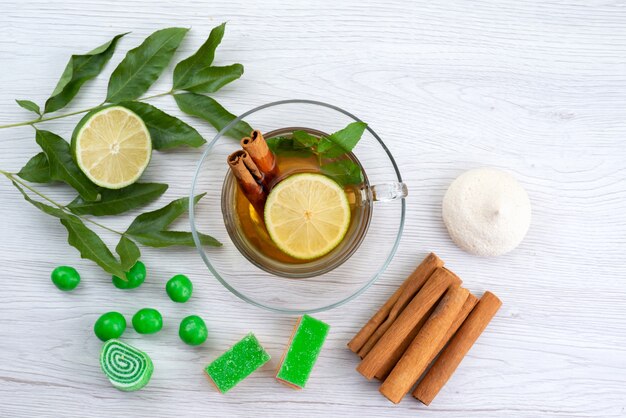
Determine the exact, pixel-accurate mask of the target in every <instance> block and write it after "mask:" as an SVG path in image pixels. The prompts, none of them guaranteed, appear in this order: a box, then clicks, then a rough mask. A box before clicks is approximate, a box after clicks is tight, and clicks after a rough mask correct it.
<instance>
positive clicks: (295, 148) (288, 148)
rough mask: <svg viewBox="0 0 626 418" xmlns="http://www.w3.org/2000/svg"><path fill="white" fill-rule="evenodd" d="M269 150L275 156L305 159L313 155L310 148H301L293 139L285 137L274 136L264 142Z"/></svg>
mask: <svg viewBox="0 0 626 418" xmlns="http://www.w3.org/2000/svg"><path fill="white" fill-rule="evenodd" d="M265 141H266V142H267V146H268V147H269V149H270V150H271V151H272V152H273V153H274V154H276V155H281V156H284V157H300V158H306V157H310V156H311V155H313V151H312V150H311V148H308V147H302V145H301V144H299V143H297V142H296V141H295V140H294V139H293V138H287V137H285V136H275V137H273V138H267V139H266V140H265Z"/></svg>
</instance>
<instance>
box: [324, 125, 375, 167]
mask: <svg viewBox="0 0 626 418" xmlns="http://www.w3.org/2000/svg"><path fill="white" fill-rule="evenodd" d="M365 128H367V123H364V122H352V123H351V124H349V125H348V126H346V127H345V128H343V129H342V130H340V131H337V132H335V133H333V134H331V135H329V136H328V137H325V138H322V139H321V140H320V143H319V145H318V148H317V151H318V152H319V153H320V154H324V156H325V157H328V158H335V157H339V156H341V155H343V154H345V153H348V152H350V151H352V149H353V148H354V147H355V146H356V144H357V143H358V142H359V140H360V139H361V136H362V135H363V132H364V131H365Z"/></svg>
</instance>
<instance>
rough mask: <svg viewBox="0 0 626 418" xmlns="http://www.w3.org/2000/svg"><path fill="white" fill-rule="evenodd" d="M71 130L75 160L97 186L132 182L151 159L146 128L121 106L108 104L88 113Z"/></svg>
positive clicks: (124, 184) (120, 184)
mask: <svg viewBox="0 0 626 418" xmlns="http://www.w3.org/2000/svg"><path fill="white" fill-rule="evenodd" d="M74 132H75V135H73V137H72V150H73V152H74V156H75V158H76V164H78V167H80V169H81V170H82V171H83V173H85V175H86V176H87V177H89V179H90V180H91V181H93V182H94V183H95V184H97V185H98V186H102V187H105V188H107V189H121V188H122V187H125V186H128V185H130V184H133V183H134V182H136V181H137V180H138V179H139V177H141V174H142V173H143V171H144V170H145V169H146V167H147V166H148V163H149V162H150V156H151V153H152V141H151V139H150V133H149V132H148V128H147V127H146V124H145V123H144V122H143V120H141V118H140V117H139V116H137V115H136V114H135V113H134V112H131V111H130V110H128V109H126V108H124V107H121V106H110V107H107V108H104V109H99V110H97V111H95V112H93V113H90V114H88V115H87V116H85V117H84V118H83V120H81V122H80V123H79V124H78V126H77V128H76V130H75V131H74Z"/></svg>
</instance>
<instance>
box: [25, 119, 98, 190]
mask: <svg viewBox="0 0 626 418" xmlns="http://www.w3.org/2000/svg"><path fill="white" fill-rule="evenodd" d="M35 138H36V141H37V143H38V144H39V146H40V147H41V149H43V152H44V153H45V154H46V157H47V158H48V162H49V163H50V177H51V178H52V179H53V180H59V181H63V182H65V183H67V184H69V185H70V186H72V187H73V188H74V189H75V190H76V191H77V192H78V193H79V194H80V195H81V197H82V198H83V199H85V200H89V201H94V200H98V198H99V196H100V192H99V189H98V186H96V185H95V184H93V183H92V182H91V180H89V179H88V178H87V176H85V175H84V174H83V172H82V171H80V169H79V168H78V166H77V165H76V163H75V162H74V160H73V159H72V153H71V151H70V144H68V143H67V142H66V141H65V140H64V139H63V138H61V137H60V136H58V135H56V134H54V133H52V132H50V131H42V130H39V129H38V130H37V134H36V137H35Z"/></svg>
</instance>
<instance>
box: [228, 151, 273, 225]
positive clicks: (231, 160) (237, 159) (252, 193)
mask: <svg viewBox="0 0 626 418" xmlns="http://www.w3.org/2000/svg"><path fill="white" fill-rule="evenodd" d="M246 160H249V157H248V154H247V153H246V152H245V151H243V150H238V151H235V152H233V153H232V154H230V155H229V156H228V159H227V161H228V166H229V167H230V169H231V170H232V172H233V174H234V175H235V178H236V179H237V184H238V185H239V187H240V188H241V190H242V192H243V194H244V195H245V196H246V198H247V199H248V201H249V202H250V203H251V204H252V206H253V207H254V209H255V210H256V211H257V212H258V213H259V215H261V216H262V215H263V207H264V206H265V199H266V197H267V196H266V195H265V191H264V190H263V187H262V186H261V185H260V184H259V183H257V182H256V180H255V177H254V175H253V174H252V172H251V171H250V169H249V168H248V165H247V164H246ZM249 163H252V162H251V161H249ZM252 164H253V163H252Z"/></svg>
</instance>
